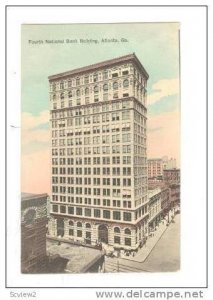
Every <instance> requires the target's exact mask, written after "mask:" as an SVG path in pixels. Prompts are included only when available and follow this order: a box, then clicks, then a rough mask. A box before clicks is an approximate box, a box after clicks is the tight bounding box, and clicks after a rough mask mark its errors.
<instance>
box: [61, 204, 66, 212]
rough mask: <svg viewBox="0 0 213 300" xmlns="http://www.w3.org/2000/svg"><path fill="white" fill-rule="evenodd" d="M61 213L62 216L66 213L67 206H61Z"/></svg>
mask: <svg viewBox="0 0 213 300" xmlns="http://www.w3.org/2000/svg"><path fill="white" fill-rule="evenodd" d="M60 213H62V214H65V213H66V206H60Z"/></svg>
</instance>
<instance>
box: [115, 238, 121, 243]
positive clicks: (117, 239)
mask: <svg viewBox="0 0 213 300" xmlns="http://www.w3.org/2000/svg"><path fill="white" fill-rule="evenodd" d="M114 243H115V244H120V243H121V238H120V237H119V236H115V237H114Z"/></svg>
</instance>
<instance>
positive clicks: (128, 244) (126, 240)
mask: <svg viewBox="0 0 213 300" xmlns="http://www.w3.org/2000/svg"><path fill="white" fill-rule="evenodd" d="M125 245H126V246H131V239H130V238H125Z"/></svg>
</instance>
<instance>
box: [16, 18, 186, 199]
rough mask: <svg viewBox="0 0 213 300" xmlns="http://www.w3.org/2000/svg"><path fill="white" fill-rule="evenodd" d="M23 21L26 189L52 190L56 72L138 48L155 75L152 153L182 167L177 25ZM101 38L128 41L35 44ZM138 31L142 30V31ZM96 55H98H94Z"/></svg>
mask: <svg viewBox="0 0 213 300" xmlns="http://www.w3.org/2000/svg"><path fill="white" fill-rule="evenodd" d="M82 26H83V25H50V26H49V25H23V27H22V153H21V155H22V156H21V159H22V176H21V178H22V186H21V189H22V191H23V192H33V193H42V192H47V193H49V192H50V127H49V98H48V97H49V96H48V88H49V86H48V80H47V77H48V76H49V75H50V74H55V73H59V72H63V71H67V70H72V69H75V68H77V67H81V66H83V65H90V64H93V63H96V62H99V61H102V60H105V59H111V58H113V57H116V56H122V55H125V54H129V53H133V52H135V53H136V55H137V56H138V58H139V59H141V60H142V61H143V63H144V66H145V68H146V69H147V71H148V72H149V74H150V79H149V84H148V87H147V90H148V101H147V102H148V125H147V127H148V131H147V136H148V137H147V144H148V150H147V157H148V158H157V157H163V156H168V157H169V158H170V157H172V158H175V159H176V161H177V167H180V108H179V106H180V103H179V102H180V101H179V50H178V49H179V48H178V43H179V41H178V30H179V25H178V24H177V23H162V24H161V23H153V24H150V23H149V24H145V23H142V24H139V23H138V24H132V25H131V26H130V24H90V25H84V31H82ZM82 32H84V34H83V35H84V36H85V37H86V38H88V37H90V38H94V39H100V38H101V36H102V35H103V32H107V35H109V36H112V37H115V38H122V37H125V38H126V39H128V41H129V42H128V43H125V44H123V43H116V44H111V43H110V44H109V43H104V44H101V43H99V44H91V45H88V44H87V45H86V46H85V45H80V44H76V45H70V44H65V45H63V46H62V45H53V44H52V45H32V44H31V43H29V42H28V40H32V39H33V40H38V39H44V40H45V39H47V38H50V36H51V38H58V37H60V39H61V38H66V37H69V38H71V39H74V38H76V37H78V38H79V37H81V36H82ZM138 32H140V33H141V34H140V35H138ZM94 53H95V55H94Z"/></svg>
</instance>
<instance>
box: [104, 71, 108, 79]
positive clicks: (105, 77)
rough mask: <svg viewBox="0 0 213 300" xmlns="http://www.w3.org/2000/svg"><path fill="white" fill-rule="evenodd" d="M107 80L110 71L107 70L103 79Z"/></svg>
mask: <svg viewBox="0 0 213 300" xmlns="http://www.w3.org/2000/svg"><path fill="white" fill-rule="evenodd" d="M107 78H108V71H107V70H105V71H104V72H103V79H104V80H105V79H107Z"/></svg>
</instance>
